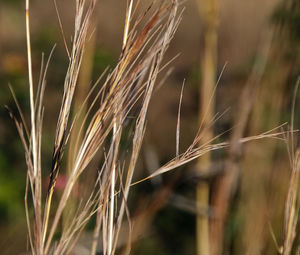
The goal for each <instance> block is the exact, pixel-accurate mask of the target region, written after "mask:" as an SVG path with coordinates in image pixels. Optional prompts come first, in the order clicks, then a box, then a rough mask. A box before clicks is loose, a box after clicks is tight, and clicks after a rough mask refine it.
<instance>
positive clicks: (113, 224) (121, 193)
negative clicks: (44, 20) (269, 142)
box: [15, 0, 281, 255]
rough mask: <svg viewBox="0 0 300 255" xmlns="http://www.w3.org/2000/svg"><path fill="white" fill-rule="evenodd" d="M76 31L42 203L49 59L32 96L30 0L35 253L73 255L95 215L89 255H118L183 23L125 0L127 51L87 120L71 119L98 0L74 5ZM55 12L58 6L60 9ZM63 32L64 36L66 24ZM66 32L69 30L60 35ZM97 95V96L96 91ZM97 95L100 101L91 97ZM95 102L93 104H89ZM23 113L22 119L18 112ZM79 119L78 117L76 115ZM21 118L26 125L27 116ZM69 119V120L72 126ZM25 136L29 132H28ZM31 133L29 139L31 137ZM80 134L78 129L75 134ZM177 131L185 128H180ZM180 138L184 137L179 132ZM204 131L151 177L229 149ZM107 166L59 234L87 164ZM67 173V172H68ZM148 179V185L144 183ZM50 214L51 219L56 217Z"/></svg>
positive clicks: (171, 7) (174, 8)
mask: <svg viewBox="0 0 300 255" xmlns="http://www.w3.org/2000/svg"><path fill="white" fill-rule="evenodd" d="M75 4H76V8H75V21H74V22H75V27H74V34H73V41H72V47H71V50H70V51H69V49H68V43H67V41H66V40H65V39H64V44H65V47H66V51H67V54H68V57H69V65H68V69H67V71H66V76H65V81H64V90H63V96H62V102H61V108H60V113H59V116H58V121H57V128H56V133H55V141H54V146H53V147H54V148H53V155H52V165H51V166H49V168H50V183H49V186H48V190H47V194H46V199H45V201H43V196H42V189H41V184H42V181H43V179H42V178H43V175H45V174H42V173H43V172H45V170H44V171H43V172H42V166H41V142H42V125H43V100H44V91H45V86H46V73H47V69H48V65H49V61H50V58H51V55H52V53H53V50H54V49H53V50H52V52H51V53H50V57H49V59H48V61H47V62H46V64H45V65H44V64H43V61H42V67H41V74H40V81H39V85H38V88H37V89H36V95H34V84H33V74H32V67H31V65H32V64H31V62H32V60H31V44H30V24H29V0H26V37H27V52H28V74H29V93H30V109H31V129H28V128H27V127H26V123H25V122H24V121H23V122H24V123H23V124H22V123H19V122H18V121H17V120H16V119H15V122H16V126H17V129H18V132H19V134H20V136H21V140H22V143H23V145H24V149H25V159H26V163H27V180H26V191H25V209H26V219H27V225H28V235H29V241H30V246H31V252H32V254H36V255H41V254H45V255H46V254H55V255H59V254H70V253H71V252H72V250H74V249H75V247H76V244H77V243H78V240H79V238H80V236H81V234H82V232H83V231H84V230H85V227H86V225H87V223H88V222H89V221H90V219H91V217H92V216H93V215H95V216H96V224H95V228H94V233H93V237H94V240H93V241H92V246H91V254H96V251H97V247H98V246H99V244H98V243H101V244H102V245H101V247H102V251H101V252H102V253H103V254H108V255H111V254H115V253H116V251H117V249H118V248H119V247H118V239H119V235H120V229H121V226H122V223H123V222H124V217H125V216H124V214H125V215H126V216H127V218H128V219H127V221H128V223H129V231H131V225H130V215H129V209H128V208H127V200H128V196H129V192H130V187H131V186H132V185H134V183H133V181H132V180H133V175H134V171H135V169H136V165H137V161H138V156H139V153H140V150H141V146H142V142H143V137H144V134H145V127H146V116H147V112H148V108H149V104H150V100H151V96H152V93H153V91H154V89H155V85H156V81H157V78H158V75H159V74H160V73H161V72H162V70H163V69H164V67H165V66H163V65H162V63H163V57H164V54H165V52H166V50H167V49H168V47H169V44H170V42H171V40H172V38H173V36H174V33H175V31H176V29H177V27H178V25H179V22H180V20H181V13H180V12H179V13H178V8H179V7H178V5H179V4H178V2H177V1H176V0H164V1H158V2H153V4H151V5H150V6H149V8H147V9H146V11H145V12H144V13H142V14H140V15H139V14H138V13H137V10H138V6H139V4H140V1H138V0H137V1H133V0H128V1H127V10H126V17H125V26H124V35H123V43H122V50H121V54H120V58H119V61H118V63H117V65H116V67H115V68H114V69H112V70H111V71H110V73H108V75H107V77H106V80H105V81H104V82H103V83H102V84H101V88H100V85H99V84H100V83H101V78H102V76H100V78H99V79H98V80H97V81H96V82H95V85H94V86H93V87H92V89H91V91H90V92H89V93H88V96H87V99H86V100H85V102H84V104H85V105H86V109H87V111H86V114H85V116H84V118H83V119H81V118H76V117H75V118H74V119H71V118H70V117H69V116H70V112H71V108H72V101H73V96H74V92H75V88H76V86H77V83H78V75H79V73H80V70H81V64H82V59H83V55H84V49H85V44H86V41H87V39H88V35H89V33H88V31H89V27H90V24H91V17H92V13H93V10H94V8H95V4H96V0H89V1H88V0H76V2H75ZM56 8H57V7H56ZM60 27H61V30H62V26H61V22H60ZM62 33H63V31H62ZM97 89H98V92H97V91H96V90H97ZM93 91H96V95H95V96H94V97H93V96H92V95H93V93H92V92H93ZM89 99H91V100H92V103H91V104H88V102H89V101H90V100H89ZM132 108H136V109H137V110H138V113H137V114H136V115H137V116H136V120H135V122H134V123H133V124H134V134H133V138H132V139H131V140H130V141H128V143H129V144H130V146H131V149H130V150H129V153H128V154H127V157H126V158H125V160H126V162H125V163H124V162H122V161H121V160H120V158H121V157H120V148H121V146H120V142H121V138H122V135H124V128H125V124H126V120H127V119H128V115H129V113H131V112H132ZM20 114H21V113H20ZM78 114H79V113H78ZM21 119H22V120H24V117H22V114H21ZM70 119H71V120H70ZM75 124H76V126H79V127H80V128H79V131H78V135H77V138H78V139H77V141H75V144H76V146H75V148H76V149H74V150H73V155H72V158H73V160H72V161H73V162H72V167H71V169H70V171H69V175H68V178H67V180H66V183H65V186H64V188H63V190H62V192H61V195H59V196H58V197H59V198H58V201H57V205H55V206H54V205H53V204H54V203H53V195H54V193H55V192H56V189H55V184H56V179H57V177H58V175H59V173H60V171H61V170H60V163H61V162H62V160H63V157H64V150H65V148H66V147H68V146H70V143H69V139H68V138H69V136H70V135H71V132H72V131H73V130H72V127H73V126H75ZM24 130H25V133H24ZM28 130H30V132H29V131H28ZM76 130H77V129H76ZM178 130H179V127H178ZM178 132H179V131H178ZM280 134H281V133H276V132H275V129H274V130H271V131H270V132H267V133H264V134H262V135H259V136H255V137H249V138H243V139H240V140H239V142H241V143H243V142H248V141H251V140H256V139H261V138H266V137H277V136H278V135H280ZM202 135H203V134H202V133H201V131H199V132H198V133H197V135H196V138H195V140H194V142H193V143H192V144H191V145H190V146H189V147H188V149H187V150H186V151H185V152H184V153H182V154H179V137H177V144H178V146H177V147H178V149H177V155H176V157H175V158H174V159H173V160H171V161H170V162H169V163H167V164H166V165H164V166H162V167H160V168H159V169H157V170H156V171H154V173H153V174H152V175H151V176H149V177H148V178H151V177H154V176H157V175H160V174H163V173H165V172H167V171H170V170H172V169H174V168H177V167H179V166H181V165H183V164H186V163H188V162H190V161H192V160H193V159H196V158H198V157H200V156H202V155H204V154H206V153H208V152H210V151H212V150H217V149H221V148H224V147H228V146H229V143H226V142H224V143H220V144H212V143H213V142H214V140H215V139H217V138H218V137H216V138H212V139H210V140H209V141H207V142H206V143H204V144H202V145H201V146H199V145H198V143H199V140H200V139H201V137H202ZM98 154H101V156H102V158H103V159H104V160H103V161H102V163H101V165H100V167H99V169H100V170H99V171H98V173H97V178H96V180H95V181H94V183H92V184H91V185H90V186H91V189H90V193H89V195H88V196H87V198H82V199H81V200H80V202H79V203H78V205H76V208H75V212H74V213H72V218H71V219H70V220H69V221H66V223H65V224H64V225H63V227H62V228H61V229H60V227H59V223H60V221H61V220H62V216H63V213H64V212H65V211H66V209H67V207H66V205H67V203H68V201H69V199H70V198H71V196H72V192H73V191H74V189H75V187H76V185H77V184H78V183H79V180H80V177H81V175H82V174H83V173H84V172H86V171H87V170H88V169H89V164H90V163H91V161H92V160H93V159H94V158H95V156H96V155H98ZM62 170H63V169H62ZM146 179H147V178H146ZM29 194H30V195H31V197H32V204H33V212H34V216H33V217H32V216H31V215H30V203H29V201H30V199H29V197H30V196H29ZM50 215H51V216H50ZM128 238H129V240H128V242H127V243H128V245H127V246H126V254H128V253H129V252H130V244H131V240H130V238H131V233H129V234H128Z"/></svg>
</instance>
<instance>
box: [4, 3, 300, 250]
mask: <svg viewBox="0 0 300 255" xmlns="http://www.w3.org/2000/svg"><path fill="white" fill-rule="evenodd" d="M73 2H74V1H71V0H65V1H60V0H57V4H58V8H59V12H60V14H61V19H62V24H63V27H64V31H65V34H66V38H67V40H68V39H70V37H71V34H72V28H73V15H74V7H73V5H74V4H73ZM205 2H209V0H207V1H198V2H197V0H188V1H185V2H184V3H183V4H182V7H184V12H183V19H182V22H181V24H180V26H179V28H178V31H177V33H176V35H175V37H174V39H173V42H172V43H171V45H170V48H169V50H168V52H167V55H166V62H167V61H168V60H170V59H172V58H173V57H174V56H176V55H177V54H179V55H178V56H177V58H175V59H174V60H173V61H172V62H171V64H170V65H169V67H172V72H171V73H170V75H169V76H168V79H167V80H166V81H165V82H164V83H163V84H162V86H161V87H160V89H159V90H157V92H155V94H154V97H153V99H152V103H151V107H150V112H149V117H148V123H147V132H146V137H145V142H144V147H143V150H142V153H141V156H140V162H139V165H138V171H137V173H136V177H135V178H136V179H140V178H142V177H144V176H147V175H149V173H150V172H151V170H153V169H155V168H157V166H160V165H161V164H163V163H165V162H167V161H168V160H170V159H171V158H172V157H174V156H175V141H176V139H175V137H176V123H177V114H178V103H179V98H180V91H181V86H182V83H183V81H184V80H185V89H184V93H183V102H182V110H181V151H183V150H184V149H185V148H187V146H188V145H189V144H190V143H191V142H192V141H193V138H194V136H195V134H196V132H197V129H198V127H199V112H201V109H200V108H201V100H202V101H203V99H201V96H202V95H201V89H200V88H201V85H202V81H203V76H204V74H203V70H205V69H204V67H203V61H202V60H203V58H204V55H205V50H206V48H205V42H204V36H205V32H206V30H205V20H206V17H205V12H203V11H202V10H203V9H204V8H205ZM215 2H217V4H218V15H217V18H216V23H217V25H216V27H217V29H216V33H217V37H218V40H217V41H218V43H217V57H216V73H215V78H216V80H217V78H219V77H220V81H219V83H218V87H217V89H216V92H215V99H214V100H213V101H214V102H213V104H214V105H215V108H214V114H216V113H219V114H222V117H221V118H220V119H218V121H216V122H215V123H214V125H213V127H212V132H213V134H214V135H215V136H216V135H218V134H221V133H224V134H223V135H222V136H221V137H219V138H218V139H217V140H216V142H220V141H227V140H230V139H231V134H232V133H233V130H234V129H235V128H237V126H238V123H239V121H238V120H239V118H241V117H239V114H240V113H241V112H243V111H244V110H245V107H246V108H247V107H248V105H249V110H248V112H247V114H246V115H247V116H246V119H245V120H244V122H245V123H246V125H245V127H244V128H243V129H242V130H241V133H242V134H241V135H242V136H250V135H256V134H260V133H262V132H265V131H268V130H271V129H273V128H275V127H277V126H279V125H281V124H283V123H286V122H288V123H290V118H291V113H292V99H293V96H294V88H295V86H296V84H297V79H298V75H299V60H300V29H299V28H300V2H299V0H290V1H280V0H265V1H259V0H251V1H239V0H223V1H219V2H218V1H215ZM149 3H150V1H142V5H145V6H146V5H148V4H149ZM24 5H25V3H24V1H22V0H1V1H0V82H1V85H0V247H1V252H0V253H1V254H21V253H23V252H25V251H26V245H27V238H26V224H25V212H24V202H23V200H24V189H25V180H26V166H25V159H24V153H23V148H22V145H21V142H20V139H19V137H18V134H17V130H16V128H15V125H14V122H13V121H12V120H11V118H10V117H9V114H8V111H7V110H6V108H5V106H8V107H9V108H10V109H11V110H12V112H14V113H15V114H16V115H18V111H17V108H16V105H15V103H14V100H13V97H12V94H11V92H10V91H9V87H8V84H11V86H12V88H13V90H14V92H15V94H16V97H17V99H18V101H19V103H20V106H21V108H22V110H23V112H24V115H25V117H26V118H28V117H29V92H28V84H27V63H26V41H25V12H24ZM199 6H200V8H199ZM125 7H126V1H123V0H100V1H99V2H98V6H97V8H96V11H95V12H96V14H95V15H94V20H93V22H94V24H93V27H94V28H95V31H94V34H93V37H92V39H91V41H90V42H89V44H88V48H87V55H88V56H87V57H86V60H85V61H86V62H85V65H86V66H88V68H87V69H88V71H87V72H88V77H90V78H89V79H88V80H95V79H96V78H97V77H98V75H99V74H100V73H101V72H103V71H104V69H105V68H106V67H107V66H114V65H115V64H116V63H117V60H118V56H119V54H120V50H121V42H122V32H123V25H124V18H125ZM31 34H32V49H33V67H34V73H35V80H37V79H38V72H39V68H40V61H41V56H42V53H43V52H44V53H45V55H46V56H47V55H49V53H50V51H51V49H52V47H53V45H54V44H56V45H57V46H56V50H55V53H54V56H53V58H52V60H51V63H50V67H49V72H48V76H47V90H46V98H45V124H44V140H43V143H44V144H43V159H44V161H43V164H44V167H45V170H44V172H45V177H46V176H47V174H48V172H47V171H48V170H49V168H50V162H51V153H52V146H53V141H54V131H55V127H56V120H57V117H58V113H59V102H60V98H61V95H62V89H63V88H62V86H63V80H64V74H65V71H66V68H67V54H66V52H65V49H64V45H63V40H62V36H61V33H60V29H59V23H58V19H57V15H56V12H55V7H54V4H53V1H48V0H47V1H41V0H32V1H31ZM83 79H84V78H83ZM82 83H83V84H85V87H83V88H82V90H81V92H82V93H83V94H84V93H85V92H84V91H85V89H88V86H89V82H88V81H87V82H85V81H84V80H83V82H82ZM245 91H246V92H245ZM81 92H79V93H78V95H77V97H79V98H80V93H81ZM245 94H246V96H245ZM298 94H299V93H298ZM296 98H298V96H297V95H296ZM298 101H299V100H298ZM297 105H298V104H297V103H296V107H295V126H294V128H295V129H297V128H298V127H299V125H298V123H299V117H298V115H299V114H298V113H299V107H298V106H297ZM223 113H224V114H223ZM241 121H242V120H241ZM283 128H284V129H285V130H287V129H288V128H289V124H287V125H285V126H284V127H283ZM296 138H297V134H295V141H296V142H297V139H296ZM288 147H290V146H287V144H286V143H285V142H284V141H282V140H274V139H267V140H261V141H256V142H250V143H247V144H245V145H243V146H242V147H239V149H238V150H239V153H238V155H236V156H237V159H236V161H235V163H236V165H235V166H237V168H238V170H237V172H236V176H235V179H234V182H233V183H232V184H233V185H234V187H232V198H231V201H230V204H229V206H228V215H227V218H226V223H225V227H224V232H223V234H224V236H223V239H222V241H221V243H222V246H223V250H222V252H221V254H277V250H278V248H280V246H281V245H282V241H283V238H284V237H283V225H284V207H285V201H286V194H287V190H288V183H289V176H290V173H291V164H290V159H289V156H290V152H289V150H288ZM229 157H230V152H228V151H226V150H220V151H216V152H214V153H212V155H211V162H210V166H209V168H211V169H212V172H213V173H215V174H211V175H209V176H208V177H207V178H205V180H201V181H204V182H206V183H208V185H209V187H210V191H209V200H210V203H209V207H208V208H206V209H207V210H208V211H210V210H212V211H213V210H214V203H216V201H217V198H216V196H218V194H219V193H218V190H220V186H221V185H222V178H224V176H226V172H225V173H224V169H226V166H225V165H226V164H225V163H226V162H227V160H228V158H229ZM197 167H198V166H197V165H196V164H195V163H194V162H193V163H190V164H188V165H187V166H185V167H182V168H181V169H178V170H176V171H173V172H171V173H168V174H165V175H163V176H161V177H158V178H156V179H154V180H152V181H147V182H145V183H142V184H139V185H137V186H135V187H133V189H132V193H131V198H132V201H131V202H130V207H131V209H132V215H133V217H136V218H137V219H139V220H140V222H142V223H140V224H139V221H138V220H137V225H138V226H140V229H138V230H137V240H136V242H135V245H134V247H133V251H132V254H156V255H160V254H196V242H197V241H196V240H197V239H196V226H195V225H196V214H197V213H200V212H197V210H196V206H195V199H196V197H195V189H196V186H197V183H198V181H199V177H197V176H196V175H195V168H197ZM205 167H206V166H204V168H205ZM86 178H89V177H88V176H87V177H86ZM200 179H201V178H200ZM87 183H88V182H87ZM219 195H220V194H219ZM139 217H140V218H139ZM91 224H92V223H91ZM88 239H89V231H88V230H87V233H86V235H85V236H84V237H83V240H82V243H83V245H84V244H85V242H89V240H88ZM212 239H213V238H212ZM295 240H296V241H295V245H294V250H293V252H295V253H293V254H296V251H297V249H298V244H299V238H298V235H297V236H296V239H295ZM81 254H84V253H81Z"/></svg>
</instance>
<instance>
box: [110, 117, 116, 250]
mask: <svg viewBox="0 0 300 255" xmlns="http://www.w3.org/2000/svg"><path fill="white" fill-rule="evenodd" d="M116 132H117V123H116V121H115V123H114V127H113V140H115V138H116ZM115 179H116V165H115V163H113V167H112V176H111V186H110V206H109V233H108V255H111V254H112V244H113V227H114V203H115V182H116V181H115Z"/></svg>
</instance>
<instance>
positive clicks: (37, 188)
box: [25, 0, 42, 253]
mask: <svg viewBox="0 0 300 255" xmlns="http://www.w3.org/2000/svg"><path fill="white" fill-rule="evenodd" d="M25 16H26V44H27V62H28V79H29V93H30V111H31V147H32V157H33V178H34V180H33V182H34V195H33V197H34V207H35V223H36V226H35V228H36V229H35V231H36V233H35V239H36V245H37V246H36V249H37V253H40V252H41V251H42V237H41V229H42V225H41V173H40V171H39V169H38V165H39V164H38V160H39V159H38V144H37V134H36V119H35V104H34V91H33V77H32V57H31V42H30V21H29V0H26V3H25Z"/></svg>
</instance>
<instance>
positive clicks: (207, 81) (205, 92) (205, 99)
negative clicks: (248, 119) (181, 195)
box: [196, 0, 219, 255]
mask: <svg viewBox="0 0 300 255" xmlns="http://www.w3.org/2000/svg"><path fill="white" fill-rule="evenodd" d="M197 4H198V6H199V12H200V14H202V15H203V20H204V52H203V58H202V68H201V74H202V81H201V86H200V98H201V99H200V101H201V104H200V108H199V109H200V110H199V120H200V122H201V126H202V127H203V131H202V134H203V137H202V139H201V140H200V145H201V144H205V143H207V141H210V140H211V139H212V138H213V137H214V134H213V128H212V127H211V126H210V125H209V123H211V121H212V120H213V116H214V100H212V99H213V98H214V95H213V94H214V87H215V86H216V77H217V47H218V31H217V30H218V19H219V17H218V16H219V1H218V0H212V1H211V0H207V1H204V2H202V1H197ZM210 165H211V155H210V153H207V154H206V155H205V156H203V157H201V158H200V159H199V161H198V162H197V171H199V172H202V171H203V170H202V169H203V168H206V169H207V168H209V167H210ZM209 189H210V187H209V183H208V182H203V181H200V182H199V183H198V185H197V188H196V204H197V207H199V208H202V207H203V206H204V207H208V206H209V203H210V198H209ZM196 233H197V239H196V240H197V241H196V242H197V254H198V255H208V254H214V253H212V252H213V251H212V250H211V249H212V248H213V247H214V246H212V248H210V228H209V218H208V217H206V216H204V215H197V226H196Z"/></svg>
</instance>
